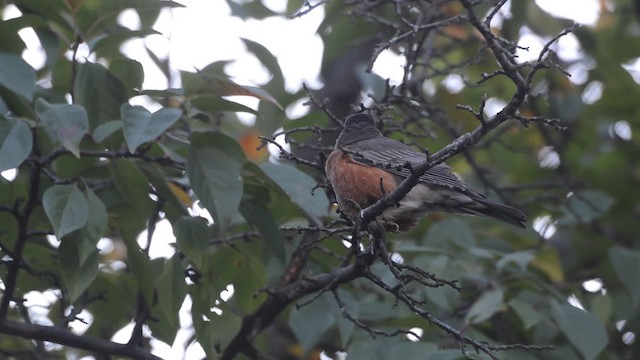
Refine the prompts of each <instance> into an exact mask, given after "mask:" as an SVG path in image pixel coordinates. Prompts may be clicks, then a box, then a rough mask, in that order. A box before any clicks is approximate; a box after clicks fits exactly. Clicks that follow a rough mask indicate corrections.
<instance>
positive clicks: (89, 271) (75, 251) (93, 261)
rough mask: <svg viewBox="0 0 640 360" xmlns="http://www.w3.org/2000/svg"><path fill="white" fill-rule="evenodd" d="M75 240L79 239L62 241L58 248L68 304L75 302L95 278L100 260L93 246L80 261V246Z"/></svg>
mask: <svg viewBox="0 0 640 360" xmlns="http://www.w3.org/2000/svg"><path fill="white" fill-rule="evenodd" d="M76 240H79V239H64V240H63V241H62V243H61V244H60V247H58V256H59V257H60V267H61V270H62V278H63V279H64V282H65V284H66V285H67V291H68V293H69V301H70V302H74V301H76V300H77V299H78V297H79V296H80V295H81V294H82V293H83V292H84V291H85V290H86V289H87V288H88V287H89V285H91V283H92V282H93V280H94V279H95V278H96V275H97V274H98V262H99V259H100V256H99V254H98V249H96V248H95V246H94V248H93V251H91V253H90V254H88V256H86V257H85V259H84V261H81V260H80V251H79V249H80V248H81V247H82V244H79V243H78V241H76Z"/></svg>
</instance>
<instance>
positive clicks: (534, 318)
mask: <svg viewBox="0 0 640 360" xmlns="http://www.w3.org/2000/svg"><path fill="white" fill-rule="evenodd" d="M508 305H509V306H510V307H511V308H512V309H513V311H515V312H516V314H518V317H519V318H520V320H521V321H522V324H523V325H524V329H525V330H527V329H529V328H531V327H532V326H534V325H536V324H538V323H539V322H540V320H542V319H543V317H542V315H540V314H539V313H538V312H537V311H536V310H535V309H534V308H533V306H531V304H529V303H528V302H526V301H523V300H519V299H511V300H510V301H509V303H508Z"/></svg>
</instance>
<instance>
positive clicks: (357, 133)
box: [336, 113, 382, 148]
mask: <svg viewBox="0 0 640 360" xmlns="http://www.w3.org/2000/svg"><path fill="white" fill-rule="evenodd" d="M379 136H382V133H381V132H380V130H378V129H376V127H375V126H374V125H373V118H372V117H371V115H369V114H365V113H357V114H352V115H349V116H347V118H346V119H345V121H344V129H342V132H341V133H340V136H338V140H337V141H336V147H337V148H340V147H343V146H347V145H350V144H353V143H355V142H358V141H362V140H367V139H373V138H376V137H379Z"/></svg>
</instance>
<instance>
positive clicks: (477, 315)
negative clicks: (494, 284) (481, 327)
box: [465, 289, 504, 324]
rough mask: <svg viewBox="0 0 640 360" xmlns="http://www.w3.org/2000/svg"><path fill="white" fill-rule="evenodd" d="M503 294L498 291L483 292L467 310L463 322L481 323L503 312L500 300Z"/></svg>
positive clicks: (502, 304)
mask: <svg viewBox="0 0 640 360" xmlns="http://www.w3.org/2000/svg"><path fill="white" fill-rule="evenodd" d="M503 297H504V292H503V291H502V290H500V289H494V290H489V291H485V292H484V293H482V295H481V296H480V298H479V299H478V300H476V302H475V303H473V305H472V306H471V308H470V309H469V312H468V313H467V316H466V317H465V321H466V322H467V323H471V324H478V323H481V322H483V321H485V320H487V319H489V318H490V317H492V316H493V315H494V314H495V313H497V312H499V311H502V310H504V303H503V302H502V298H503Z"/></svg>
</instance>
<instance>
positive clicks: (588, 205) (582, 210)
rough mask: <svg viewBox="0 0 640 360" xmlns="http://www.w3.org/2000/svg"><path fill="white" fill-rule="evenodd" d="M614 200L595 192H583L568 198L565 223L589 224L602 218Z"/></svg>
mask: <svg viewBox="0 0 640 360" xmlns="http://www.w3.org/2000/svg"><path fill="white" fill-rule="evenodd" d="M614 202H615V200H614V199H613V197H611V196H610V195H609V194H607V193H604V192H602V191H597V190H584V191H579V192H576V193H575V194H573V196H571V197H570V198H569V202H568V204H567V208H565V209H564V213H565V218H566V221H568V222H570V223H575V222H579V223H590V222H591V221H593V220H595V219H597V218H599V217H601V216H603V215H604V214H605V213H606V212H607V211H609V209H610V208H611V206H612V205H613V203H614Z"/></svg>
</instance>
